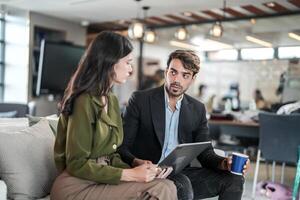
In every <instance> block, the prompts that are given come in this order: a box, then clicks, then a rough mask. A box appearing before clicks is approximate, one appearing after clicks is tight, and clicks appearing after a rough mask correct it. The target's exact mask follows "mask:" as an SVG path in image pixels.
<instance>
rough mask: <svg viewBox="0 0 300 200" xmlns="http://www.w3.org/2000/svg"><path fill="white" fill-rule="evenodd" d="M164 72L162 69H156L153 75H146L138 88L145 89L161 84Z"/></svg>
mask: <svg viewBox="0 0 300 200" xmlns="http://www.w3.org/2000/svg"><path fill="white" fill-rule="evenodd" d="M164 72H165V71H164V70H162V69H158V70H156V71H155V73H154V75H152V76H147V77H146V78H145V79H146V80H145V81H144V83H143V84H142V86H141V88H140V89H141V90H146V89H150V88H156V87H159V86H161V85H162V84H163V83H164Z"/></svg>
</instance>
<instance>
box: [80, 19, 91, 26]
mask: <svg viewBox="0 0 300 200" xmlns="http://www.w3.org/2000/svg"><path fill="white" fill-rule="evenodd" d="M80 24H81V26H85V27H86V26H88V25H90V22H89V21H87V20H82V21H81V23H80Z"/></svg>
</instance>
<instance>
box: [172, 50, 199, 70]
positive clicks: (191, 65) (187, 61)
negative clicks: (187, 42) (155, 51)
mask: <svg viewBox="0 0 300 200" xmlns="http://www.w3.org/2000/svg"><path fill="white" fill-rule="evenodd" d="M173 59H179V60H180V61H181V63H182V64H183V67H184V68H185V69H188V70H191V71H192V72H193V75H195V74H197V73H198V72H199V70H200V59H199V57H198V56H197V54H196V53H195V52H194V51H192V50H176V51H173V52H172V53H171V54H170V55H169V58H168V61H167V68H169V65H170V63H171V61H172V60H173Z"/></svg>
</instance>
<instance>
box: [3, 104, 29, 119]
mask: <svg viewBox="0 0 300 200" xmlns="http://www.w3.org/2000/svg"><path fill="white" fill-rule="evenodd" d="M12 111H16V112H17V113H16V116H15V117H26V114H28V113H29V107H28V105H27V104H19V103H0V112H12Z"/></svg>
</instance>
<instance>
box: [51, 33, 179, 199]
mask: <svg viewBox="0 0 300 200" xmlns="http://www.w3.org/2000/svg"><path fill="white" fill-rule="evenodd" d="M132 59H133V55H132V45H131V43H130V42H129V40H128V39H127V38H126V37H124V36H122V35H119V34H117V33H113V32H102V33H100V34H99V35H98V36H97V37H96V38H95V39H94V41H93V42H92V43H91V44H90V46H89V47H88V49H87V50H86V52H85V54H84V55H83V57H82V59H81V61H80V63H79V65H78V68H77V70H76V72H75V74H74V75H73V76H72V78H71V80H70V82H69V84H68V87H67V89H66V91H65V94H64V97H63V99H62V101H61V104H60V112H61V114H60V118H59V123H58V128H57V129H58V130H57V136H56V141H55V146H54V157H55V162H56V166H57V168H58V171H59V172H60V175H59V176H58V177H57V178H56V180H55V182H54V184H53V187H52V190H51V195H50V196H51V199H53V200H70V199H72V200H96V199H163V200H165V199H166V200H168V199H170V200H171V199H176V187H175V185H174V184H173V182H171V181H169V180H167V179H155V176H156V174H157V173H158V169H157V167H156V166H155V165H153V164H151V163H147V164H143V165H141V166H138V167H135V168H130V166H128V165H127V164H126V163H124V162H123V161H122V160H121V158H120V156H119V154H118V153H116V151H117V148H118V147H119V146H120V145H121V143H122V141H123V128H122V120H121V116H120V110H119V104H118V100H117V98H116V97H115V96H114V95H113V94H112V93H111V87H112V86H113V84H115V83H117V84H121V83H124V82H125V81H126V79H127V78H128V77H129V75H130V73H131V72H132V67H131V62H132ZM58 73H59V72H58Z"/></svg>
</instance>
